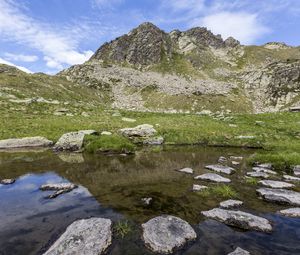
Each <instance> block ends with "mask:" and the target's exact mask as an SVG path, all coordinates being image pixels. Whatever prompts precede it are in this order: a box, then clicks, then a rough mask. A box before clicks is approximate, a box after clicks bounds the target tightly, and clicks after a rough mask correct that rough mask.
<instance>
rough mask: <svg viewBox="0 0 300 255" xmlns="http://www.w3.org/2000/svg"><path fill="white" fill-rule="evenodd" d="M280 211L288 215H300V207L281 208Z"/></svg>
mask: <svg viewBox="0 0 300 255" xmlns="http://www.w3.org/2000/svg"><path fill="white" fill-rule="evenodd" d="M279 213H280V214H282V215H284V216H288V217H300V207H297V208H289V209H285V210H281V211H279Z"/></svg>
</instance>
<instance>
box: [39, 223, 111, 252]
mask: <svg viewBox="0 0 300 255" xmlns="http://www.w3.org/2000/svg"><path fill="white" fill-rule="evenodd" d="M111 227H112V222H111V220H109V219H103V218H90V219H83V220H78V221H75V222H73V223H72V224H71V225H70V226H69V227H68V228H67V229H66V231H65V233H63V234H62V236H61V237H60V238H59V239H58V240H57V241H56V242H55V243H54V244H53V245H52V246H51V247H50V249H49V250H48V251H47V252H46V253H44V255H74V254H85V255H99V254H103V253H104V252H105V250H106V249H107V248H108V247H109V246H110V245H111V242H112V230H111Z"/></svg>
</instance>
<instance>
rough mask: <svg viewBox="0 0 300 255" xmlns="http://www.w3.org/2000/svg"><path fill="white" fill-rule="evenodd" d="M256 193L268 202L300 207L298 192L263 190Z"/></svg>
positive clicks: (299, 194)
mask: <svg viewBox="0 0 300 255" xmlns="http://www.w3.org/2000/svg"><path fill="white" fill-rule="evenodd" d="M256 192H257V193H258V194H259V196H260V197H262V198H263V199H264V200H266V201H268V202H275V203H279V204H289V205H296V206H300V193H299V192H296V191H292V190H285V189H271V188H261V189H257V190H256Z"/></svg>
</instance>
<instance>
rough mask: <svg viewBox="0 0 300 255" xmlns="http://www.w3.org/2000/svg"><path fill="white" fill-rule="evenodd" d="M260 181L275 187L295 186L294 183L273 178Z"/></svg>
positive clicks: (264, 184) (267, 185)
mask: <svg viewBox="0 0 300 255" xmlns="http://www.w3.org/2000/svg"><path fill="white" fill-rule="evenodd" d="M258 183H260V184H262V185H263V186H266V187H269V188H274V189H284V188H293V187H295V185H294V184H291V183H288V182H281V181H273V180H262V181H259V182H258Z"/></svg>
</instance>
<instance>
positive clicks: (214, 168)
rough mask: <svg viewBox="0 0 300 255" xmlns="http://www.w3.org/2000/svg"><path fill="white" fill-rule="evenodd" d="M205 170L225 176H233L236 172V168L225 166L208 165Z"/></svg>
mask: <svg viewBox="0 0 300 255" xmlns="http://www.w3.org/2000/svg"><path fill="white" fill-rule="evenodd" d="M205 168H206V169H209V170H212V171H215V172H217V173H223V174H232V173H233V172H234V171H235V169H234V168H232V167H229V166H223V165H208V166H206V167H205Z"/></svg>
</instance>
